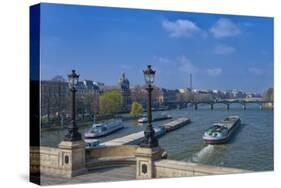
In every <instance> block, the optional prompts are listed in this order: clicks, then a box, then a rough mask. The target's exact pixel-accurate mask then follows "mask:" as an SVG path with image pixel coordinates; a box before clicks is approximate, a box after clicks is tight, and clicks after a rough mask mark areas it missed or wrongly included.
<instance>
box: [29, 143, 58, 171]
mask: <svg viewBox="0 0 281 188" xmlns="http://www.w3.org/2000/svg"><path fill="white" fill-rule="evenodd" d="M59 152H60V150H59V149H58V148H51V147H40V148H39V147H31V148H30V171H31V173H32V174H39V173H44V172H46V171H48V172H50V174H54V175H57V174H59V169H60V167H59V166H60V165H59Z"/></svg>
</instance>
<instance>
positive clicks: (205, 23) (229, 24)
mask: <svg viewBox="0 0 281 188" xmlns="http://www.w3.org/2000/svg"><path fill="white" fill-rule="evenodd" d="M147 64H151V65H152V66H153V68H154V69H155V70H156V82H155V84H156V85H157V86H160V87H164V88H170V89H175V88H184V87H187V86H188V83H189V81H188V78H189V76H188V74H189V73H192V75H193V87H194V88H201V89H221V90H227V89H241V90H244V91H251V92H263V91H264V90H266V89H267V88H268V87H272V86H273V19H272V18H263V17H249V16H230V15H220V14H199V13H188V12H172V11H155V10H137V9H120V8H103V7H92V6H74V5H73V6H72V5H58V4H43V5H42V7H41V68H42V69H41V76H42V79H51V78H52V77H54V76H55V75H63V76H66V74H67V73H69V72H70V71H71V70H72V69H76V70H77V71H78V72H79V73H80V75H81V79H91V80H95V81H100V82H104V83H105V84H107V85H115V84H117V82H118V79H119V77H120V76H121V73H122V72H125V73H126V75H127V77H128V79H129V80H130V82H131V85H136V84H140V85H142V84H143V83H144V79H143V73H142V70H143V69H144V68H145V67H146V65H147Z"/></svg>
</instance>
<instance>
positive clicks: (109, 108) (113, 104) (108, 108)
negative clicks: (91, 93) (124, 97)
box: [99, 90, 121, 115]
mask: <svg viewBox="0 0 281 188" xmlns="http://www.w3.org/2000/svg"><path fill="white" fill-rule="evenodd" d="M120 109H121V94H120V92H119V91H116V90H114V91H107V92H105V93H103V94H102V95H101V96H100V100H99V110H100V113H101V114H104V115H113V114H116V113H117V112H119V111H120Z"/></svg>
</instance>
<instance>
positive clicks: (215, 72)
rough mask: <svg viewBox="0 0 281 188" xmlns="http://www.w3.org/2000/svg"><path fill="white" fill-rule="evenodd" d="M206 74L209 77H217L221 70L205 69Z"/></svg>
mask: <svg viewBox="0 0 281 188" xmlns="http://www.w3.org/2000/svg"><path fill="white" fill-rule="evenodd" d="M207 73H208V75H209V76H218V75H220V74H221V73H222V69H221V68H214V69H207Z"/></svg>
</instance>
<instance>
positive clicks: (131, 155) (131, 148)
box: [86, 145, 138, 170]
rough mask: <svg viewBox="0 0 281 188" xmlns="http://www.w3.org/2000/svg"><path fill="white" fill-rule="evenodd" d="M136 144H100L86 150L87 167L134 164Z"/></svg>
mask: <svg viewBox="0 0 281 188" xmlns="http://www.w3.org/2000/svg"><path fill="white" fill-rule="evenodd" d="M137 147H138V146H136V145H120V146H100V147H96V148H92V149H87V150H86V164H87V165H86V166H87V168H88V169H90V170H91V169H97V168H108V167H113V166H122V165H135V163H136V162H135V161H136V158H135V153H136V149H137Z"/></svg>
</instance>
